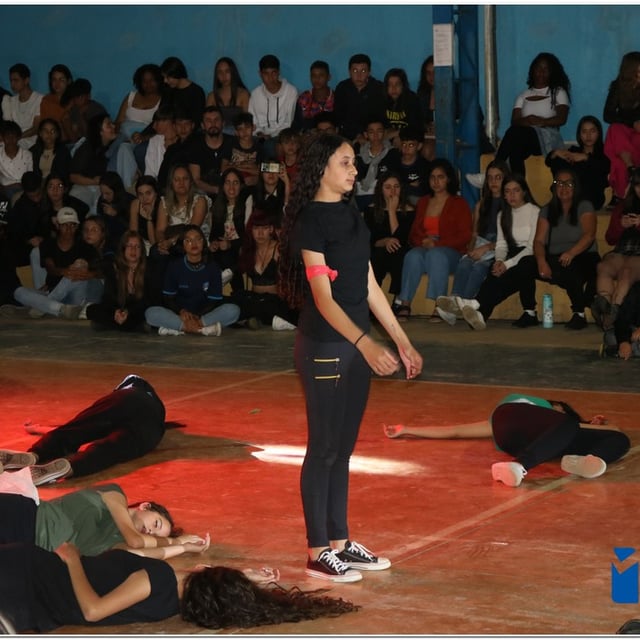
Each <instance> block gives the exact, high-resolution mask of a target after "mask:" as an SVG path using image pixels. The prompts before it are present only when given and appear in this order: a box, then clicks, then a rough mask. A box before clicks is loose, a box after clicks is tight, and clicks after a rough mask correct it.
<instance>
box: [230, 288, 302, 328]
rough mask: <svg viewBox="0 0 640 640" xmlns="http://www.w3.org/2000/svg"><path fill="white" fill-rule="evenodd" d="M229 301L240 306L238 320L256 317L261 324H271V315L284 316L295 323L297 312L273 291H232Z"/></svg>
mask: <svg viewBox="0 0 640 640" xmlns="http://www.w3.org/2000/svg"><path fill="white" fill-rule="evenodd" d="M229 302H233V303H234V304H237V305H238V306H239V307H240V318H239V320H246V319H247V318H258V319H259V320H260V322H261V323H262V324H266V325H271V321H272V320H273V316H279V317H280V318H284V319H285V320H286V321H287V322H291V323H292V324H297V322H296V321H297V319H298V314H297V313H296V312H295V311H293V310H292V309H289V307H287V303H286V302H285V301H284V300H283V299H282V298H280V296H277V295H276V294H275V293H255V292H254V291H247V290H246V289H245V290H241V291H234V292H233V294H232V295H231V297H230V299H229Z"/></svg>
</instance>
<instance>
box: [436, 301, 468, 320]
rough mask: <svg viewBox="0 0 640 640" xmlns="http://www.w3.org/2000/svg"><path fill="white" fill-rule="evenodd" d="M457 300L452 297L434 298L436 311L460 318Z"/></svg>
mask: <svg viewBox="0 0 640 640" xmlns="http://www.w3.org/2000/svg"><path fill="white" fill-rule="evenodd" d="M458 300H459V298H457V297H454V296H438V297H437V298H436V310H437V309H438V308H439V309H442V310H443V311H445V312H446V313H453V314H454V315H456V316H459V317H461V316H462V309H461V308H460V307H459V306H458Z"/></svg>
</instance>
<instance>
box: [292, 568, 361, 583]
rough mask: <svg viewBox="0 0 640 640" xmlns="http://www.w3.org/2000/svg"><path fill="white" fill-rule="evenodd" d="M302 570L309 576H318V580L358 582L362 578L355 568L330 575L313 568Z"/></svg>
mask: <svg viewBox="0 0 640 640" xmlns="http://www.w3.org/2000/svg"><path fill="white" fill-rule="evenodd" d="M304 572H305V573H306V574H307V575H308V576H309V577H311V578H319V579H320V580H328V581H329V582H359V581H360V580H362V574H361V573H360V572H359V571H356V570H355V569H349V570H348V571H347V572H346V573H343V574H342V575H332V574H330V573H324V572H323V571H316V570H315V569H305V570H304Z"/></svg>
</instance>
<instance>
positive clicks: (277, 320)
mask: <svg viewBox="0 0 640 640" xmlns="http://www.w3.org/2000/svg"><path fill="white" fill-rule="evenodd" d="M271 328H272V329H273V330H274V331H295V330H296V325H295V324H291V323H290V322H287V321H286V320H285V319H284V318H281V317H280V316H273V320H272V321H271Z"/></svg>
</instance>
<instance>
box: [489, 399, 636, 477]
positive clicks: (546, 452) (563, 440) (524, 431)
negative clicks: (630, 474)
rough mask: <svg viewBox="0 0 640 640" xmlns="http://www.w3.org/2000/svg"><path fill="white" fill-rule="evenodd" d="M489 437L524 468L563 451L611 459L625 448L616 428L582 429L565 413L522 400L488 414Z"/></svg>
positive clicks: (624, 439) (607, 461) (557, 456)
mask: <svg viewBox="0 0 640 640" xmlns="http://www.w3.org/2000/svg"><path fill="white" fill-rule="evenodd" d="M491 425H492V430H493V439H494V440H495V443H496V445H498V447H499V448H500V449H502V450H503V451H504V452H506V453H508V454H509V455H512V456H513V457H514V458H515V459H516V462H519V463H520V464H521V465H522V466H523V467H524V468H525V469H532V468H533V467H535V466H536V465H539V464H542V463H543V462H547V461H548V460H553V459H554V458H559V457H561V456H565V455H580V456H585V455H588V454H591V455H594V456H598V457H599V458H602V459H603V460H604V461H605V462H606V463H609V462H614V461H615V460H618V459H619V458H621V457H622V456H623V455H624V454H625V453H626V452H627V451H628V450H629V446H630V443H629V438H628V437H627V436H626V435H625V434H624V433H621V432H620V431H610V430H607V429H585V428H583V427H581V426H580V423H579V422H578V420H577V418H574V417H572V416H570V415H567V414H566V413H562V412H560V411H555V410H554V409H548V408H546V407H539V406H536V405H531V404H528V403H524V402H508V403H506V404H501V405H500V406H499V407H497V408H496V409H495V410H494V412H493V414H492V415H491Z"/></svg>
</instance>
